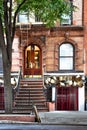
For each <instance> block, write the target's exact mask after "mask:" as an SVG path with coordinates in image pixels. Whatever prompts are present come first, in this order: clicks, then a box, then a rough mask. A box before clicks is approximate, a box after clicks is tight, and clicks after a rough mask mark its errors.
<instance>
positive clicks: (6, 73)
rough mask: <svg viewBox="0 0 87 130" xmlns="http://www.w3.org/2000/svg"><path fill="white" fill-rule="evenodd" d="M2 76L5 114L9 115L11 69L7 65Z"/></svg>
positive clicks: (10, 105)
mask: <svg viewBox="0 0 87 130" xmlns="http://www.w3.org/2000/svg"><path fill="white" fill-rule="evenodd" d="M3 60H4V59H3ZM3 74H4V105H5V113H7V114H10V113H12V86H11V69H10V66H9V65H4V72H3Z"/></svg>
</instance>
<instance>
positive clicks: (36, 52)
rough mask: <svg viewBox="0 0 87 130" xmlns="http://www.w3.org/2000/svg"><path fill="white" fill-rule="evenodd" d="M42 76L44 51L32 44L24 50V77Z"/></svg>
mask: <svg viewBox="0 0 87 130" xmlns="http://www.w3.org/2000/svg"><path fill="white" fill-rule="evenodd" d="M41 74H42V51H41V48H40V47H39V46H37V45H35V44H30V45H29V46H28V47H26V48H25V50H24V75H41Z"/></svg>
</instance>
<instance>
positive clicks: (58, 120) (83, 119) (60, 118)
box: [0, 111, 87, 126]
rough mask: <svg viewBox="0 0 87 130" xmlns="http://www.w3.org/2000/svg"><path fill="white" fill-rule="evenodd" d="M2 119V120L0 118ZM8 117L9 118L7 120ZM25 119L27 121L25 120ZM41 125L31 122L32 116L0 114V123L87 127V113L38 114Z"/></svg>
mask: <svg viewBox="0 0 87 130" xmlns="http://www.w3.org/2000/svg"><path fill="white" fill-rule="evenodd" d="M1 117H2V118H1ZM7 117H10V118H7ZM26 117H27V119H28V120H25V118H26ZM39 117H40V119H41V123H38V122H35V120H33V121H31V120H29V119H30V118H34V116H32V115H14V114H11V115H6V114H4V115H3V114H0V123H10V124H12V123H14V124H18V123H20V124H21V123H22V124H45V125H46V124H47V125H48V124H51V125H85V126H87V111H52V112H40V113H39Z"/></svg>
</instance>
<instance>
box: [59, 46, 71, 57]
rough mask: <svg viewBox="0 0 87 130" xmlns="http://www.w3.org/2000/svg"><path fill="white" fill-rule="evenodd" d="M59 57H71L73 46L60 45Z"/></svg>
mask: <svg viewBox="0 0 87 130" xmlns="http://www.w3.org/2000/svg"><path fill="white" fill-rule="evenodd" d="M60 56H73V46H72V45H71V44H62V45H61V46H60Z"/></svg>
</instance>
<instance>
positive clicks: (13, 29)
mask: <svg viewBox="0 0 87 130" xmlns="http://www.w3.org/2000/svg"><path fill="white" fill-rule="evenodd" d="M26 1H27V0H23V1H22V2H21V3H20V4H19V5H18V8H17V10H16V11H15V14H14V19H13V28H12V41H13V39H14V35H15V25H16V17H17V15H18V13H19V10H20V8H21V7H22V5H23V4H24V3H25V2H26Z"/></svg>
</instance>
